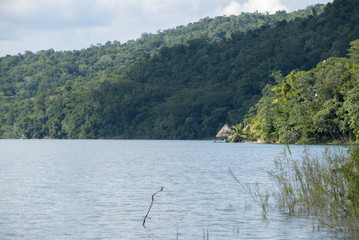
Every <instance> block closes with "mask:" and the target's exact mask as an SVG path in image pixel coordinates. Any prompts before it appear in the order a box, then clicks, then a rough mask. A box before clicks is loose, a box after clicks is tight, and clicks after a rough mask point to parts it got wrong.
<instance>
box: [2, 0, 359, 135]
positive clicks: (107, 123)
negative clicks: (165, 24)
mask: <svg viewBox="0 0 359 240" xmlns="http://www.w3.org/2000/svg"><path fill="white" fill-rule="evenodd" d="M296 14H297V15H293V14H287V13H285V12H277V13H276V14H274V15H267V14H259V13H254V14H241V15H239V16H229V17H218V18H214V19H209V18H206V19H202V20H201V21H200V22H199V23H192V24H189V25H187V26H186V27H183V26H180V27H178V28H175V29H172V30H165V31H159V32H158V33H157V34H143V35H142V37H141V38H139V39H138V40H136V41H128V42H127V43H124V44H121V43H119V42H108V43H106V44H105V45H98V46H92V47H90V48H88V49H83V50H76V51H66V52H55V51H53V50H47V51H40V52H37V53H32V52H30V51H28V52H26V53H25V54H19V55H17V56H6V57H3V58H0V112H1V115H0V137H2V138H21V137H24V138H151V139H153V138H156V139H203V138H210V137H213V136H214V135H215V133H216V132H217V131H218V130H219V129H220V128H221V126H223V124H224V123H228V124H230V125H235V124H236V123H239V122H241V121H242V120H243V119H244V117H245V115H246V113H247V112H248V110H249V109H250V108H251V107H252V106H254V105H255V104H256V103H257V102H258V101H259V100H260V99H261V97H262V91H266V89H267V88H268V87H267V88H265V86H266V85H267V84H274V82H275V80H274V79H273V78H270V77H269V76H270V75H271V74H272V73H273V72H276V71H280V72H281V73H282V74H283V75H287V74H290V73H291V71H292V70H293V69H297V70H298V72H301V71H307V70H310V69H311V68H313V67H315V66H316V64H317V63H318V62H320V61H323V60H325V59H328V58H330V57H337V58H338V57H344V56H345V55H346V54H347V53H348V51H347V48H348V45H349V43H350V42H351V41H353V40H355V39H358V38H359V18H358V17H357V16H359V2H358V1H345V0H336V1H334V2H333V3H329V4H328V5H327V6H326V7H325V8H324V7H323V6H321V5H318V6H316V7H312V8H308V9H307V10H306V12H305V11H303V12H297V13H296ZM301 14H304V15H301ZM294 16H295V17H294ZM235 19H237V20H235ZM238 19H241V20H238ZM246 19H248V23H246V24H245V25H244V26H245V27H243V26H242V25H241V24H242V22H243V21H244V20H246ZM265 19H267V20H265ZM277 20H279V21H277ZM236 21H237V22H238V23H236ZM227 23H228V24H229V25H228V24H227ZM239 23H241V24H239ZM251 24H252V25H251ZM232 25H233V26H232ZM239 25H241V26H242V27H239ZM195 26H198V27H197V28H196V27H195ZM199 26H201V27H202V28H200V27H199ZM210 26H212V27H210ZM200 29H202V30H200ZM220 29H222V30H226V31H225V34H224V33H223V34H212V35H211V33H213V32H217V31H220ZM183 31H187V32H186V33H183ZM198 31H199V32H200V33H202V32H205V33H204V36H202V35H200V36H199V35H198V36H199V37H200V38H197V37H196V36H197V35H196V34H194V33H195V32H197V33H199V32H198ZM181 32H182V33H181ZM176 34H178V35H176ZM155 39H157V40H155ZM181 39H182V40H181ZM354 50H355V48H352V50H351V52H350V54H352V55H353V51H354ZM354 52H355V51H354ZM354 55H355V54H354ZM351 59H354V57H352V56H351ZM328 61H329V60H328ZM328 68H329V67H328ZM333 71H334V70H333ZM343 71H344V70H343ZM277 75H278V76H277V78H279V79H282V77H280V76H279V74H277ZM295 77H296V73H295V72H294V73H293V74H292V78H293V79H294V78H295ZM286 79H288V82H287V83H285V84H284V85H285V89H284V90H283V91H284V92H285V94H289V95H288V96H290V95H291V94H294V93H292V92H291V91H292V89H291V84H292V82H291V81H294V80H290V79H291V77H288V78H286ZM328 81H329V80H328ZM303 84H304V83H303ZM333 84H336V83H335V81H334V80H333ZM324 85H325V84H324ZM278 87H280V86H278ZM287 88H288V89H287ZM263 89H264V90H263ZM322 90H323V91H329V92H330V91H331V90H329V89H327V90H325V87H323V89H322ZM278 91H279V90H278ZM280 91H282V90H280ZM268 92H270V91H268ZM271 94H274V93H271ZM278 94H279V93H278ZM328 94H329V93H328ZM264 97H266V94H264ZM260 101H263V100H260ZM351 101H356V100H355V99H354V97H353V99H352V100H351ZM328 104H329V103H328ZM288 107H289V106H288ZM347 108H349V106H348V107H347ZM323 114H324V113H323ZM318 119H319V116H318ZM353 124H354V123H353ZM268 127H269V126H268ZM308 134H309V133H308Z"/></svg>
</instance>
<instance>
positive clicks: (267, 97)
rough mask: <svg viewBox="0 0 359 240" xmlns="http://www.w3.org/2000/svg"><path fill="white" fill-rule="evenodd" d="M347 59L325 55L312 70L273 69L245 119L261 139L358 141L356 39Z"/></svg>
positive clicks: (358, 70)
mask: <svg viewBox="0 0 359 240" xmlns="http://www.w3.org/2000/svg"><path fill="white" fill-rule="evenodd" d="M350 45H351V48H350V49H349V54H348V55H349V57H348V58H329V59H327V60H325V61H323V62H321V63H320V64H318V66H317V67H316V68H314V69H312V70H310V71H306V72H304V71H293V72H291V73H290V74H289V75H287V76H286V77H282V75H281V74H280V73H278V72H277V73H276V74H274V78H275V79H276V84H275V85H267V86H266V87H265V88H264V90H263V97H262V98H261V99H260V100H259V102H258V103H257V104H256V105H255V107H253V108H252V109H251V111H250V113H249V114H248V115H247V119H246V120H245V121H246V122H247V123H248V124H249V125H250V128H251V133H252V135H256V137H257V138H259V139H261V140H263V141H265V142H279V143H301V144H308V143H323V142H336V143H350V142H352V143H353V142H358V141H359V125H358V124H359V111H358V106H359V98H358V91H359V62H358V59H359V40H355V41H353V42H351V43H350Z"/></svg>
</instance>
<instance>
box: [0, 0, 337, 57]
mask: <svg viewBox="0 0 359 240" xmlns="http://www.w3.org/2000/svg"><path fill="white" fill-rule="evenodd" d="M328 2H332V1H328V0H301V1H298V0H0V56H5V55H7V54H10V55H15V54H18V53H24V52H25V51H26V50H30V51H32V52H36V51H39V50H47V49H50V48H52V49H54V50H56V51H63V50H73V49H82V48H87V47H90V45H91V44H97V43H102V44H104V43H105V42H107V41H114V40H117V41H120V42H121V43H124V42H126V41H127V40H130V39H136V38H138V37H140V35H141V33H144V32H147V33H155V32H156V31H157V30H164V29H168V28H173V27H176V26H178V25H186V24H188V23H190V22H195V21H198V20H199V19H201V18H204V17H207V16H208V17H215V16H220V15H231V14H239V13H241V12H254V11H256V10H257V11H260V12H270V13H274V12H275V11H277V10H286V11H287V12H291V11H294V10H298V9H304V8H305V7H306V6H309V5H314V4H317V3H324V4H325V3H328Z"/></svg>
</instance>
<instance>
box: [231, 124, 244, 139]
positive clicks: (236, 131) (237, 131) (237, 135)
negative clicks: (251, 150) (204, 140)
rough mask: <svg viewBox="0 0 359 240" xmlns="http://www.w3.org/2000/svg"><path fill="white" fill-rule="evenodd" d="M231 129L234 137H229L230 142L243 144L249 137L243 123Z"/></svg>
mask: <svg viewBox="0 0 359 240" xmlns="http://www.w3.org/2000/svg"><path fill="white" fill-rule="evenodd" d="M231 128H232V135H231V136H229V137H228V140H230V141H232V142H241V141H242V140H243V139H244V138H246V137H247V134H246V129H244V128H243V125H242V123H240V124H236V125H234V126H232V127H231Z"/></svg>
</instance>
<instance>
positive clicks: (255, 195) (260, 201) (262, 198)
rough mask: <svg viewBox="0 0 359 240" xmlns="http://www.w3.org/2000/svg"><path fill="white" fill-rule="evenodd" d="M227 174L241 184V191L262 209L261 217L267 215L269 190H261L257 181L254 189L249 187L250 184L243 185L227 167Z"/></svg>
mask: <svg viewBox="0 0 359 240" xmlns="http://www.w3.org/2000/svg"><path fill="white" fill-rule="evenodd" d="M228 172H229V174H230V175H231V176H232V177H233V179H234V180H235V181H236V182H237V183H238V184H239V185H240V186H241V188H242V189H243V191H244V192H245V193H246V194H248V195H249V196H250V197H251V198H252V199H253V201H254V202H255V203H256V204H257V205H258V206H259V207H260V208H261V209H262V216H263V218H266V217H267V209H268V205H269V202H268V201H269V195H270V194H269V192H268V191H266V192H264V193H263V192H262V191H261V189H260V187H259V183H256V185H255V188H254V190H253V189H252V188H251V187H250V186H245V185H243V184H242V183H241V182H240V181H239V179H238V178H237V177H236V176H235V175H234V173H233V172H232V170H231V169H230V168H229V169H228Z"/></svg>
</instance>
